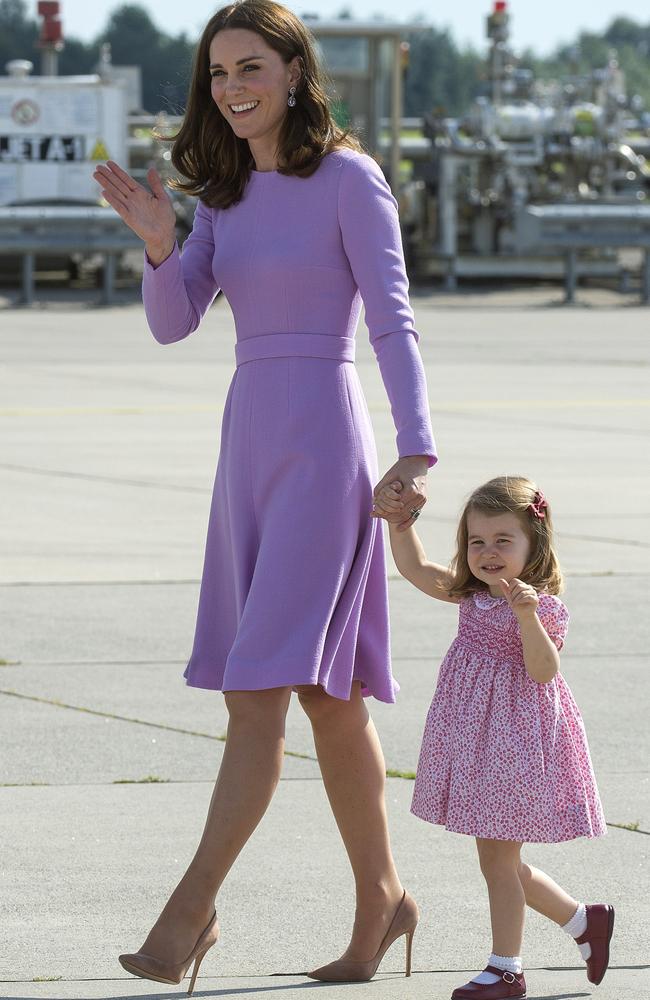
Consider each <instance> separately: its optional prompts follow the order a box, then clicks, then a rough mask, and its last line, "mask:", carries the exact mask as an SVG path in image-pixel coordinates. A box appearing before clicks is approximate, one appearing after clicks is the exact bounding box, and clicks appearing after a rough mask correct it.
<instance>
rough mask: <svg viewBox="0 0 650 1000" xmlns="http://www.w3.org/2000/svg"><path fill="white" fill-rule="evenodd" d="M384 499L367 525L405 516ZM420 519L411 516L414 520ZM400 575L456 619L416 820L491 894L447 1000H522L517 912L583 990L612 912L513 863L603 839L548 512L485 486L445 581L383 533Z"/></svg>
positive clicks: (538, 500) (525, 485) (542, 502)
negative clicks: (456, 843)
mask: <svg viewBox="0 0 650 1000" xmlns="http://www.w3.org/2000/svg"><path fill="white" fill-rule="evenodd" d="M399 494H400V484H399V483H393V484H392V485H390V486H387V487H384V488H383V489H382V490H381V491H380V492H379V493H378V495H377V497H376V499H375V515H382V514H390V513H394V512H396V511H398V510H400V508H401V502H400V496H399ZM412 513H413V514H414V516H415V517H417V516H418V514H419V511H414V512H412ZM390 541H391V548H392V551H393V555H394V557H395V562H396V564H397V568H398V569H399V571H400V573H401V574H402V576H404V577H406V579H407V580H410V582H411V583H413V584H414V585H415V586H416V587H418V589H419V590H422V591H424V593H425V594H429V596H430V597H435V598H437V599H438V600H441V601H448V602H452V603H455V604H458V605H459V613H460V623H459V630H458V635H457V636H456V638H455V640H454V642H453V643H452V645H451V648H450V649H449V652H448V653H447V655H446V657H445V659H444V662H443V664H442V666H441V669H440V675H439V678H438V685H437V688H436V693H435V696H434V698H433V702H432V704H431V708H430V710H429V715H428V717H427V722H426V726H425V731H424V738H423V741H422V749H421V753H420V760H419V763H418V770H417V777H416V781H415V790H414V794H413V804H412V812H413V813H414V814H415V815H416V816H419V817H420V818H421V819H424V820H427V821H428V822H429V823H441V824H444V826H445V827H446V828H447V829H448V830H453V831H454V832H456V833H466V834H469V835H470V836H473V837H475V838H476V845H477V848H478V856H479V863H480V866H481V871H482V873H483V876H484V878H485V880H486V882H487V888H488V895H489V900H490V916H491V923H492V954H491V955H490V958H489V961H488V965H487V968H486V969H485V971H484V972H482V973H480V975H478V976H476V977H475V978H474V979H472V981H471V982H469V983H467V984H466V985H465V986H461V987H459V988H458V989H456V990H454V992H453V994H452V1000H501V998H506V997H518V998H523V997H525V996H526V982H525V979H524V975H523V970H522V964H521V958H520V957H519V956H520V952H521V943H522V936H523V929H524V913H525V907H526V905H528V906H532V907H533V908H534V909H535V910H538V911H539V912H540V913H543V914H544V915H545V916H547V917H549V919H551V920H553V921H555V923H557V924H559V925H560V926H561V927H562V928H563V929H564V930H565V931H567V932H568V933H569V934H570V935H571V936H572V937H574V938H575V940H576V942H577V943H578V946H579V949H580V952H581V954H582V957H583V958H584V959H585V960H586V963H587V976H588V979H589V980H590V982H592V983H600V982H601V980H602V978H603V976H604V975H605V972H606V970H607V965H608V961H609V941H610V938H611V936H612V929H613V925H614V910H613V907H611V906H609V905H606V904H595V905H592V906H584V905H583V904H582V903H578V902H577V901H576V900H575V899H573V897H572V896H569V895H568V894H567V893H566V892H565V891H564V889H562V888H560V886H559V885H557V884H556V883H555V882H553V880H552V879H551V878H549V876H548V875H545V874H544V872H542V871H539V869H536V868H533V867H532V866H530V865H528V864H526V863H525V862H524V861H522V859H521V848H522V845H523V843H525V842H526V841H528V842H531V843H557V842H559V841H564V840H572V839H573V838H576V837H600V836H602V835H603V834H604V833H605V832H606V829H605V821H604V818H603V812H602V807H601V804H600V800H599V797H598V791H597V788H596V782H595V779H594V774H593V771H592V766H591V760H590V757H589V749H588V746H587V739H586V735H585V731H584V726H583V723H582V718H581V716H580V713H579V711H578V708H577V706H576V704H575V702H574V700H573V696H572V694H571V692H570V690H569V688H568V686H567V684H566V682H565V680H564V678H563V677H562V675H561V674H560V673H559V669H560V657H559V650H561V649H562V645H563V642H564V637H565V635H566V631H567V622H568V619H569V615H568V612H567V609H566V607H565V606H564V604H563V603H562V602H561V601H560V600H559V598H558V597H557V596H556V595H557V594H558V593H559V592H560V591H561V589H562V575H561V572H560V567H559V564H558V560H557V556H556V554H555V551H554V549H553V529H552V523H551V511H550V508H549V505H548V501H547V500H546V498H545V497H544V494H543V493H542V492H541V491H540V490H538V489H537V487H536V486H535V484H534V483H532V482H531V481H530V480H528V479H524V478H522V477H519V476H504V477H501V478H498V479H493V480H491V481H490V482H489V483H486V484H485V486H481V487H480V488H479V489H477V490H475V491H474V493H472V495H471V496H470V498H469V500H468V502H467V504H466V506H465V509H464V511H463V514H462V517H461V520H460V525H459V528H458V536H457V541H458V549H457V552H456V555H455V557H454V560H453V562H452V564H451V567H450V568H449V569H447V568H445V567H443V566H438V565H436V564H435V563H431V562H428V560H427V558H426V555H425V553H424V550H423V548H422V545H421V543H420V540H419V538H418V536H417V534H416V532H415V530H414V529H413V527H410V528H408V529H406V530H397V529H396V528H395V527H394V526H393V525H392V524H391V525H390Z"/></svg>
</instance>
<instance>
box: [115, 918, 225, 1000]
mask: <svg viewBox="0 0 650 1000" xmlns="http://www.w3.org/2000/svg"><path fill="white" fill-rule="evenodd" d="M218 940H219V924H218V923H217V914H216V913H215V914H214V915H213V917H212V920H211V921H210V923H209V924H208V926H207V927H206V928H205V930H204V931H202V932H201V934H200V935H199V938H198V941H197V942H196V944H195V945H194V947H193V949H192V951H191V953H190V954H189V955H188V957H187V958H186V959H185V961H184V962H177V963H175V964H172V963H171V962H163V961H162V960H161V959H159V958H154V957H153V955H145V954H144V953H143V952H141V951H137V952H136V953H135V954H134V955H120V957H119V962H120V965H121V966H122V968H123V969H126V971H127V972H130V973H131V974H132V975H134V976H139V977H140V979H153V981H154V982H156V983H169V984H170V986H178V984H179V983H181V982H182V981H183V979H185V976H186V975H187V970H188V969H189V967H190V965H191V964H192V962H194V970H193V972H192V979H191V981H190V988H189V989H188V991H187V995H188V996H192V993H193V992H194V984H195V982H196V977H197V975H198V971H199V966H200V965H201V962H202V961H203V958H204V956H205V954H206V952H208V951H209V950H210V948H211V947H212V945H213V944H216V943H217V941H218Z"/></svg>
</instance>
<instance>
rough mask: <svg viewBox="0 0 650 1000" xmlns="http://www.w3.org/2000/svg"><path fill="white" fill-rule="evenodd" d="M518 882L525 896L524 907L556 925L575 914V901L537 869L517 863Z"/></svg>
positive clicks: (566, 921) (523, 863) (564, 922)
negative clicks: (528, 907) (535, 911)
mask: <svg viewBox="0 0 650 1000" xmlns="http://www.w3.org/2000/svg"><path fill="white" fill-rule="evenodd" d="M519 881H520V882H521V885H522V888H523V890H524V894H525V896H526V905H527V906H530V907H531V908H532V909H533V910H537V912H538V913H542V914H543V915H544V916H545V917H548V918H549V920H553V921H555V923H556V924H560V926H561V925H562V924H566V923H568V921H569V920H570V919H571V917H572V916H573V914H574V913H575V912H576V909H577V907H578V903H577V901H576V900H575V899H574V898H573V896H569V894H568V893H567V892H565V891H564V889H562V887H561V886H559V885H558V884H557V882H554V881H553V879H552V878H550V876H548V875H547V874H546V873H545V872H543V871H540V869H539V868H533V866H532V865H527V864H526V863H525V862H523V861H520V863H519Z"/></svg>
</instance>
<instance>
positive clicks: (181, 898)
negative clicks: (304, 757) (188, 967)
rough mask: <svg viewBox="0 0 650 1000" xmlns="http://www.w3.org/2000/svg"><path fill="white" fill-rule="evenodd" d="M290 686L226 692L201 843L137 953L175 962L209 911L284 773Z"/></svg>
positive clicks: (192, 941)
mask: <svg viewBox="0 0 650 1000" xmlns="http://www.w3.org/2000/svg"><path fill="white" fill-rule="evenodd" d="M290 697H291V688H288V687H287V688H271V689H269V690H266V691H229V692H227V693H226V695H225V698H226V705H227V707H228V712H229V716H230V719H229V723H228V734H227V740H226V746H225V749H224V753H223V759H222V761H221V767H220V768H219V775H218V777H217V781H216V784H215V787H214V792H213V793H212V800H211V802H210V808H209V810H208V816H207V820H206V823H205V828H204V830H203V835H202V837H201V841H200V843H199V846H198V848H197V851H196V854H195V855H194V858H193V859H192V861H191V862H190V865H189V867H188V869H187V871H186V872H185V874H184V875H183V877H182V879H181V880H180V882H179V884H178V885H177V887H176V888H175V889H174V891H173V893H172V895H171V896H170V898H169V900H168V902H167V904H166V906H165V908H164V909H163V911H162V913H161V914H160V916H159V918H158V920H157V921H156V923H155V924H154V926H153V928H152V929H151V932H150V933H149V936H148V937H147V940H146V941H145V943H144V944H143V946H142V951H143V952H145V953H146V954H148V955H152V956H154V957H156V958H164V959H165V961H166V962H180V961H182V960H183V959H184V958H185V957H186V956H187V955H188V954H189V953H190V951H191V949H192V948H193V946H194V944H195V943H196V940H197V938H198V936H199V934H200V933H201V931H202V930H203V928H204V927H205V926H206V924H207V923H208V922H209V920H210V918H211V916H212V913H213V912H214V899H215V896H216V894H217V891H218V889H219V888H220V886H221V883H222V882H223V880H224V879H225V877H226V875H227V874H228V871H229V870H230V868H231V866H232V864H233V862H234V861H235V859H236V857H237V855H238V854H239V852H240V851H241V849H242V848H243V847H244V845H245V843H246V841H247V840H248V838H249V837H250V836H251V834H252V833H253V831H254V829H255V827H256V826H257V824H258V823H259V821H260V820H261V818H262V816H263V815H264V813H265V812H266V809H267V807H268V805H269V803H270V801H271V799H272V797H273V793H274V791H275V789H276V787H277V784H278V781H279V779H280V773H281V770H282V761H283V755H284V734H285V718H286V714H287V709H288V707H289V700H290Z"/></svg>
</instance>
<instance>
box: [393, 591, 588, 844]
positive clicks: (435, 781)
mask: <svg viewBox="0 0 650 1000" xmlns="http://www.w3.org/2000/svg"><path fill="white" fill-rule="evenodd" d="M537 614H538V616H539V619H540V621H541V622H542V625H543V626H544V628H545V629H546V631H547V633H548V634H549V636H550V637H551V639H552V640H553V642H554V643H555V645H556V646H557V648H558V649H561V648H562V645H563V642H564V637H565V635H566V631H567V624H568V621H569V613H568V611H567V609H566V607H565V606H564V604H563V603H562V601H560V600H559V598H557V597H552V596H551V595H549V594H540V598H539V606H538V609H537ZM459 619H460V620H459V628H458V635H457V636H456V638H455V639H454V641H453V643H452V645H451V647H450V649H449V651H448V653H447V655H446V656H445V659H444V661H443V663H442V666H441V668H440V675H439V677H438V686H437V688H436V693H435V695H434V698H433V702H432V703H431V708H430V709H429V714H428V716H427V721H426V725H425V729H424V736H423V740H422V749H421V751H420V760H419V763H418V770H417V776H416V780H415V789H414V793H413V803H412V806H411V811H412V812H413V813H414V814H415V815H416V816H419V817H420V818H421V819H424V820H427V821H428V822H429V823H440V824H443V825H444V826H445V827H446V828H447V829H448V830H452V831H454V832H455V833H466V834H469V835H470V836H473V837H486V838H490V839H493V840H515V841H522V842H537V843H557V842H559V841H563V840H573V839H574V838H576V837H600V836H602V835H603V834H605V833H606V827H605V819H604V816H603V810H602V806H601V803H600V798H599V796H598V789H597V787H596V780H595V778H594V772H593V768H592V765H591V759H590V756H589V747H588V745H587V737H586V734H585V729H584V725H583V722H582V717H581V715H580V712H579V710H578V706H577V705H576V703H575V701H574V700H573V695H572V694H571V691H570V689H569V687H568V685H567V683H566V681H565V680H564V678H563V677H562V675H561V674H559V673H558V674H557V675H556V676H555V677H554V678H553V680H552V681H549V682H548V683H547V684H540V683H538V682H537V681H534V680H532V678H531V677H529V675H528V674H527V672H526V668H525V666H524V657H523V649H522V644H521V635H520V632H519V624H518V622H517V619H516V617H515V615H514V614H513V612H512V611H511V610H510V608H509V606H508V603H507V601H506V600H505V598H502V597H492V596H491V595H490V594H489V593H488V592H487V591H480V592H475V593H473V594H472V595H470V596H469V597H465V598H463V599H462V600H461V602H460V605H459Z"/></svg>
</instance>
